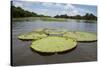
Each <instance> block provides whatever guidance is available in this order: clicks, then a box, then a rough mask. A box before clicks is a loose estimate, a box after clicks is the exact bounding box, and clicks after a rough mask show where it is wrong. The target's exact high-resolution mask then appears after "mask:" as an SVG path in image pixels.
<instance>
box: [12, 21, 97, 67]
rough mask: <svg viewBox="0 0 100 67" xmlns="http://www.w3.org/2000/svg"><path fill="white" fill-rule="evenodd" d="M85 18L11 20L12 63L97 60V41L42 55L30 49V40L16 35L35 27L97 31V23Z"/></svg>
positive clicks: (35, 63) (28, 63)
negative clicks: (58, 52)
mask: <svg viewBox="0 0 100 67" xmlns="http://www.w3.org/2000/svg"><path fill="white" fill-rule="evenodd" d="M93 22H94V21H85V20H70V19H68V20H67V21H62V22H61V21H42V20H28V21H25V20H23V21H13V22H12V50H13V51H12V55H13V57H12V64H13V65H33V64H34V65H37V64H52V63H53V64H54V63H69V62H84V61H96V60H97V42H87V43H78V46H77V47H76V48H75V49H73V50H72V51H69V52H64V53H61V54H57V53H56V54H51V55H43V54H40V53H37V52H35V51H32V50H31V49H30V47H29V46H30V45H31V41H21V40H19V39H18V38H17V36H18V35H20V34H22V33H25V32H30V31H32V30H34V29H37V28H57V29H58V28H59V29H60V28H63V29H67V30H71V31H86V32H95V33H96V32H97V23H93Z"/></svg>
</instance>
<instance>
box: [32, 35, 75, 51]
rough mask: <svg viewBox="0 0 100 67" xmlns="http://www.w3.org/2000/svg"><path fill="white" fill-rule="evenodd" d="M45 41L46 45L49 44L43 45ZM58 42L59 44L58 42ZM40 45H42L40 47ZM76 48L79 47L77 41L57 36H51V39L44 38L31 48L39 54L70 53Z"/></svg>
mask: <svg viewBox="0 0 100 67" xmlns="http://www.w3.org/2000/svg"><path fill="white" fill-rule="evenodd" d="M49 38H50V39H49ZM43 40H44V43H46V42H47V44H45V45H44V43H42V42H43ZM45 40H46V41H45ZM49 40H50V41H49ZM56 40H57V42H58V43H57V42H56ZM59 40H60V41H59ZM52 41H54V43H52ZM35 43H37V44H35ZM59 43H61V44H59ZM38 45H40V46H38ZM37 46H38V47H37ZM52 46H53V47H52ZM55 46H56V47H55ZM76 46H77V42H76V40H73V39H70V38H68V39H65V38H63V37H57V36H49V37H46V38H43V39H40V40H37V41H33V42H32V45H31V46H30V48H32V49H33V50H35V51H37V52H41V53H60V52H64V51H69V50H71V49H73V48H75V47H76ZM42 49H43V50H42Z"/></svg>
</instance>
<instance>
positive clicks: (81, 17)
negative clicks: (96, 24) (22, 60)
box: [54, 13, 97, 20]
mask: <svg viewBox="0 0 100 67" xmlns="http://www.w3.org/2000/svg"><path fill="white" fill-rule="evenodd" d="M54 17H55V18H70V19H85V20H97V17H96V16H95V15H93V14H92V13H90V14H89V13H86V14H85V15H84V16H80V15H76V16H68V15H66V14H65V15H56V16H54Z"/></svg>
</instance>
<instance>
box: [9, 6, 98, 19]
mask: <svg viewBox="0 0 100 67" xmlns="http://www.w3.org/2000/svg"><path fill="white" fill-rule="evenodd" d="M11 11H12V17H13V18H18V17H50V16H45V15H38V14H37V13H34V12H29V11H27V10H24V9H22V8H21V7H15V6H13V5H12V6H11ZM54 18H70V19H85V20H97V17H96V16H95V15H93V14H92V13H86V14H85V15H84V16H80V15H76V16H68V15H67V14H64V15H56V16H54Z"/></svg>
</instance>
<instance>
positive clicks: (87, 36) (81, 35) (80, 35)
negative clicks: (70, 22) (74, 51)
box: [63, 32, 97, 41]
mask: <svg viewBox="0 0 100 67" xmlns="http://www.w3.org/2000/svg"><path fill="white" fill-rule="evenodd" d="M63 37H70V38H73V39H76V40H77V41H96V40H97V36H96V34H95V33H89V32H67V33H65V34H64V35H63Z"/></svg>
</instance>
